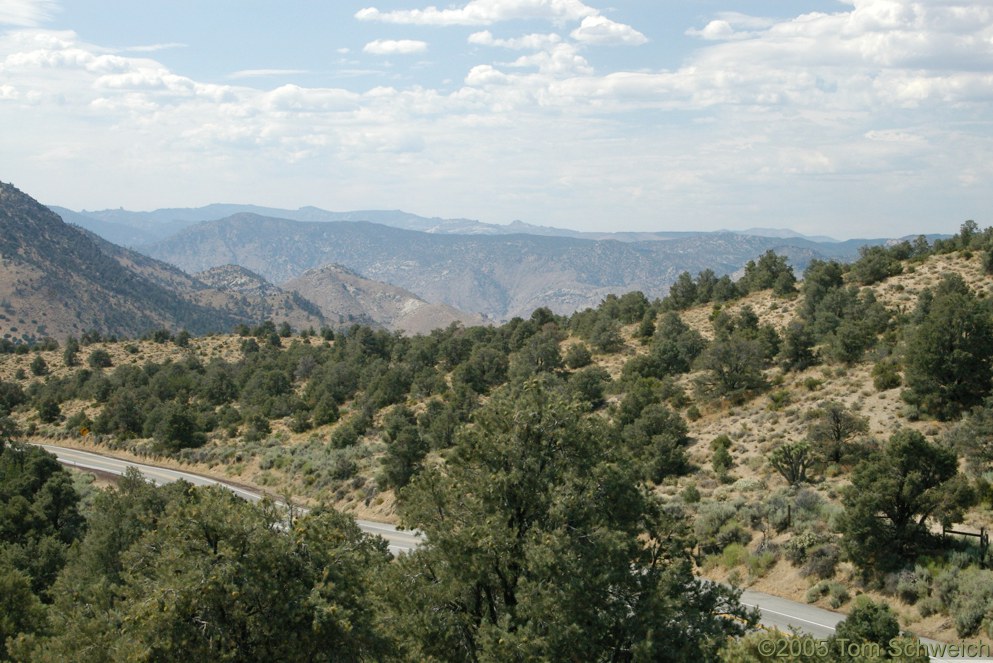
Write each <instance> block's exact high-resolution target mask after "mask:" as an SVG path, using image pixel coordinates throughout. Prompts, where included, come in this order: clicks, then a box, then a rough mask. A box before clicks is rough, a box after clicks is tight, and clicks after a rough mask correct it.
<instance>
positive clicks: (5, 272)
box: [0, 183, 320, 341]
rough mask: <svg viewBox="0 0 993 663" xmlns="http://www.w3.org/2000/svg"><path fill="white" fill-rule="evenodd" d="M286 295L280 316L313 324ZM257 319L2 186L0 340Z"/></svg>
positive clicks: (219, 326) (198, 328)
mask: <svg viewBox="0 0 993 663" xmlns="http://www.w3.org/2000/svg"><path fill="white" fill-rule="evenodd" d="M284 294H285V293H284ZM285 297H286V298H287V301H288V302H291V304H292V305H289V306H287V307H284V309H285V310H281V311H279V313H284V314H286V315H296V314H297V313H302V314H303V315H305V316H307V315H309V316H310V317H309V318H308V319H309V320H312V321H313V322H315V323H319V321H320V317H319V315H313V314H307V313H306V312H304V311H302V309H301V307H300V305H299V304H298V303H294V300H295V298H294V296H291V295H285ZM311 308H313V307H311ZM258 315H259V311H258V310H254V309H253V308H252V307H251V306H247V305H244V304H243V303H242V302H241V301H240V300H239V299H237V298H234V297H232V296H230V295H229V294H225V293H223V292H221V291H218V290H214V289H212V288H210V287H208V286H207V285H205V284H203V283H202V282H200V281H198V280H197V279H195V278H193V277H191V276H189V275H188V274H185V273H183V272H182V271H180V270H179V269H177V268H175V267H173V266H171V265H168V264H165V263H163V262H160V261H157V260H154V259H152V258H149V257H147V256H145V255H142V254H140V253H136V252H134V251H131V250H128V249H124V248H121V247H119V246H116V245H114V244H111V243H110V242H108V241H106V240H104V239H102V238H100V237H97V236H96V235H94V234H92V233H90V232H87V231H85V230H83V229H81V228H77V227H75V226H71V225H68V224H66V223H64V222H63V220H62V219H60V218H59V217H58V216H57V215H56V214H55V213H54V212H52V211H51V210H50V209H48V208H46V207H44V206H42V205H41V204H39V203H38V202H37V201H35V200H33V199H32V198H31V197H30V196H28V195H26V194H24V193H22V192H21V191H19V190H18V189H17V188H15V187H14V186H12V185H10V184H4V183H0V334H2V335H3V336H4V337H5V338H8V339H10V340H15V341H17V340H22V341H29V340H33V339H37V338H41V337H45V336H53V337H56V338H61V337H65V336H69V335H79V334H80V333H82V332H83V331H85V330H95V331H99V332H101V333H103V334H116V335H127V336H136V335H139V334H142V333H144V332H147V331H149V330H151V329H156V328H162V327H165V328H168V329H173V330H178V329H182V328H185V329H187V330H189V331H191V332H193V333H207V332H211V331H225V330H229V329H231V328H232V327H233V326H234V325H236V324H238V323H242V322H245V323H253V322H258V321H259V320H260V319H261V318H259V317H258ZM278 321H281V320H280V319H279V318H278V317H277V322H278Z"/></svg>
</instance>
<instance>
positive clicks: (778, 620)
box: [41, 444, 993, 663]
mask: <svg viewBox="0 0 993 663" xmlns="http://www.w3.org/2000/svg"><path fill="white" fill-rule="evenodd" d="M41 446H42V447H43V448H44V449H46V450H47V451H49V452H51V453H53V454H55V456H57V457H58V459H59V461H60V462H61V463H63V464H64V465H68V466H70V467H77V468H80V469H86V470H96V471H99V472H107V473H110V474H124V472H125V470H126V469H127V468H128V467H135V468H137V469H138V471H140V472H141V473H142V475H143V476H145V477H147V478H148V479H149V480H151V481H153V482H155V483H156V484H158V485H162V484H165V483H170V482H172V481H178V480H180V479H183V480H186V481H188V482H190V483H192V484H194V485H197V486H223V487H225V488H228V489H230V490H231V491H233V492H234V493H235V494H237V495H239V496H241V497H243V498H244V499H246V500H249V501H252V502H255V501H258V500H260V499H261V498H262V494H261V493H260V492H257V491H253V490H249V489H246V488H243V487H240V486H237V485H235V484H231V483H228V482H225V481H221V480H218V479H212V478H210V477H205V476H202V475H199V474H194V473H191V472H183V471H180V470H171V469H168V468H164V467H157V466H154V465H148V464H145V463H136V462H134V461H130V460H122V459H119V458H113V457H111V456H104V455H101V454H96V453H92V452H89V451H80V450H78V449H69V448H66V447H58V446H54V445H49V444H45V445H41ZM356 523H357V524H358V526H359V528H361V529H362V531H364V532H367V533H369V534H374V535H376V536H381V537H383V538H384V539H385V540H386V542H387V543H388V544H389V547H390V551H391V552H393V553H394V554H397V553H405V552H409V551H411V550H413V549H414V548H416V547H417V545H418V544H419V543H420V541H421V537H420V536H419V535H418V534H417V533H415V532H410V531H402V530H398V529H397V528H396V527H395V526H394V525H391V524H389V523H378V522H374V521H371V520H356ZM741 602H742V603H743V604H745V605H747V606H749V607H753V608H758V610H759V613H760V614H761V622H762V624H763V625H764V626H767V627H769V628H778V629H780V630H781V631H784V632H789V630H790V629H791V628H795V629H798V630H799V631H802V632H804V633H809V634H811V635H813V636H814V637H816V638H821V639H823V638H827V637H829V636H831V635H834V631H835V627H836V626H837V625H838V622H840V621H841V620H842V619H844V618H845V616H844V615H842V614H840V613H837V612H832V611H830V610H825V609H823V608H818V607H816V606H811V605H807V604H804V603H798V602H796V601H790V600H789V599H784V598H781V597H779V596H772V595H771V594H765V593H763V592H756V591H752V590H745V592H744V593H743V594H742V596H741ZM922 642H923V643H924V644H925V645H928V646H931V647H936V646H940V643H938V642H936V641H934V640H926V639H922ZM990 646H991V647H993V643H991V645H990ZM931 651H939V650H936V649H932V650H931ZM931 660H932V661H934V662H935V663H946V662H947V663H952V662H954V661H964V660H972V661H993V658H964V657H955V658H949V657H939V656H934V657H932V658H931Z"/></svg>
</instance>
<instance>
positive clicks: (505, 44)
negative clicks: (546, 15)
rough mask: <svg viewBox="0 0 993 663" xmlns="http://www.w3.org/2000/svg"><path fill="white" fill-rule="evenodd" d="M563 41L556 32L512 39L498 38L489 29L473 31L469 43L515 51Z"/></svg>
mask: <svg viewBox="0 0 993 663" xmlns="http://www.w3.org/2000/svg"><path fill="white" fill-rule="evenodd" d="M561 41H562V37H560V36H558V35H557V34H555V33H550V34H530V35H524V36H523V37H513V38H510V39H498V38H496V37H494V36H493V33H491V32H490V31H489V30H483V31H482V32H473V33H472V34H471V35H469V43H470V44H477V45H479V46H498V47H500V48H509V49H511V50H515V51H537V50H541V49H545V48H549V47H551V46H554V45H555V44H558V43H559V42H561Z"/></svg>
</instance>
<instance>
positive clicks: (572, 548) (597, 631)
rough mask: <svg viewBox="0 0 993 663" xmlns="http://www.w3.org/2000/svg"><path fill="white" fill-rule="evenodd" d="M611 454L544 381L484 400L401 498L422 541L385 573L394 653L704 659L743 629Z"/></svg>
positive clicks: (601, 434)
mask: <svg viewBox="0 0 993 663" xmlns="http://www.w3.org/2000/svg"><path fill="white" fill-rule="evenodd" d="M618 448H619V445H617V444H616V443H614V441H613V440H611V434H610V429H609V428H608V427H607V426H606V425H604V424H603V423H601V420H599V419H597V418H587V417H583V416H581V415H580V413H579V412H578V411H577V410H576V409H575V407H574V406H572V405H570V404H569V403H568V402H567V401H565V400H564V399H563V398H562V396H561V395H559V393H557V391H556V390H555V389H554V388H552V387H551V385H550V384H549V382H548V381H547V380H541V379H538V380H534V381H531V382H528V383H527V384H524V385H512V386H509V387H508V388H506V389H504V390H502V391H501V392H499V393H498V394H496V395H495V396H494V398H493V400H492V401H491V402H490V403H489V404H488V405H487V406H486V407H485V408H483V409H482V410H480V411H479V412H478V414H477V415H476V417H475V418H474V420H473V423H472V426H471V427H470V428H468V429H467V430H466V431H465V433H464V434H463V435H462V437H461V439H460V442H459V445H458V446H457V447H456V454H455V455H454V457H453V458H452V459H451V460H450V462H448V463H447V464H446V465H445V466H444V467H443V468H434V469H430V470H427V471H425V472H423V473H421V474H420V475H419V476H418V477H417V478H416V479H415V480H414V481H413V482H412V483H411V485H410V486H409V487H408V488H407V489H406V490H405V491H404V492H403V493H402V500H401V508H402V516H403V520H404V522H405V523H406V524H407V525H409V526H411V527H417V528H419V529H420V530H422V531H423V532H424V533H425V534H426V535H427V539H428V543H427V544H426V545H424V546H422V547H421V548H420V549H418V550H417V551H416V552H415V553H413V554H411V555H409V556H406V557H404V558H401V559H400V560H398V561H397V562H396V563H395V564H393V565H392V566H391V567H390V568H389V570H388V572H387V573H388V577H389V579H390V581H389V582H388V583H387V589H386V595H387V597H388V599H387V601H386V606H387V612H388V615H389V617H388V620H387V623H388V624H389V625H390V628H391V630H392V634H393V636H394V637H395V638H396V640H397V642H398V643H399V645H400V647H401V648H402V651H403V652H404V655H405V656H406V657H408V658H410V659H411V660H422V661H423V660H438V661H441V660H445V661H530V660H582V661H626V660H665V661H703V660H710V659H712V658H713V657H714V655H715V652H716V651H717V649H718V648H719V647H720V646H721V645H722V644H723V643H724V641H725V640H726V638H727V637H728V636H729V635H731V634H736V633H740V632H741V631H742V625H741V623H740V622H738V621H735V619H734V618H738V619H741V620H746V619H747V618H748V615H747V614H746V611H745V610H744V609H743V608H742V607H741V606H740V605H739V604H738V602H737V595H736V593H735V592H734V591H733V590H730V589H727V588H724V587H721V586H718V585H713V584H708V583H705V582H702V581H699V580H697V579H695V578H694V577H693V574H692V564H691V560H690V556H689V554H688V545H689V541H688V539H687V537H686V534H685V530H684V524H683V522H682V521H681V520H680V519H679V518H678V517H677V516H675V515H672V514H669V513H666V512H665V511H664V510H663V509H662V507H661V505H660V504H659V503H658V502H657V501H656V500H655V499H654V498H653V497H651V496H650V495H649V494H648V493H647V491H645V490H643V489H642V487H641V486H639V484H638V482H637V480H636V479H637V476H638V470H637V469H636V468H635V467H634V466H633V465H632V464H631V463H630V462H629V460H628V459H626V458H624V457H623V456H622V455H620V454H619V453H618V452H617V451H616V450H617V449H618Z"/></svg>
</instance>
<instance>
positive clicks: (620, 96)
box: [0, 0, 993, 238]
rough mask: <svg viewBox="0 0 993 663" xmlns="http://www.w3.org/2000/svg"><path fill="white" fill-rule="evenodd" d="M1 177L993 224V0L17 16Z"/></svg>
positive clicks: (80, 198) (194, 190)
mask: <svg viewBox="0 0 993 663" xmlns="http://www.w3.org/2000/svg"><path fill="white" fill-rule="evenodd" d="M0 180H3V181H6V182H11V183H13V184H14V185H16V186H17V187H18V188H20V189H22V190H23V191H25V192H26V193H28V194H29V195H32V196H33V197H35V198H37V199H39V200H40V201H42V202H44V203H46V204H52V205H61V206H64V207H69V208H71V209H76V210H81V209H89V210H96V209H106V208H118V207H124V208H126V209H131V210H151V209H156V208H162V207H196V206H200V205H206V204H210V203H218V202H223V203H244V204H256V205H266V206H272V207H283V208H292V209H296V208H298V207H302V206H306V205H314V206H317V207H321V208H324V209H329V210H334V211H346V210H361V209H402V210H405V211H408V212H413V213H416V214H421V215H424V216H439V217H445V218H471V219H478V220H481V221H485V222H490V223H509V222H511V221H513V220H517V219H519V220H523V221H526V222H528V223H534V224H540V225H551V226H558V227H563V228H572V229H576V230H599V231H619V230H641V231H651V230H691V229H692V230H717V229H745V228H749V227H756V226H759V227H776V228H791V229H793V230H796V231H799V232H803V233H807V234H815V235H830V236H833V237H837V238H847V237H868V236H900V235H906V234H917V233H921V232H954V231H956V230H957V229H958V227H959V225H960V224H961V223H962V222H963V221H964V220H966V219H974V220H976V221H977V222H978V223H979V224H980V225H981V226H986V225H991V224H993V218H991V217H993V214H991V211H993V186H991V184H993V1H991V0H986V1H977V2H959V1H955V0H929V1H911V0H846V1H842V0H754V1H753V0H748V1H746V0H606V1H603V2H601V1H598V0H461V1H457V2H451V3H445V2H444V0H442V2H439V3H438V4H435V5H432V4H429V3H428V2H427V1H425V0H408V1H400V0H359V1H355V2H353V1H352V0H333V1H332V0H322V1H318V0H280V2H278V3H277V2H271V1H268V2H263V1H261V0H142V2H134V0H61V1H60V0H0Z"/></svg>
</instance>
